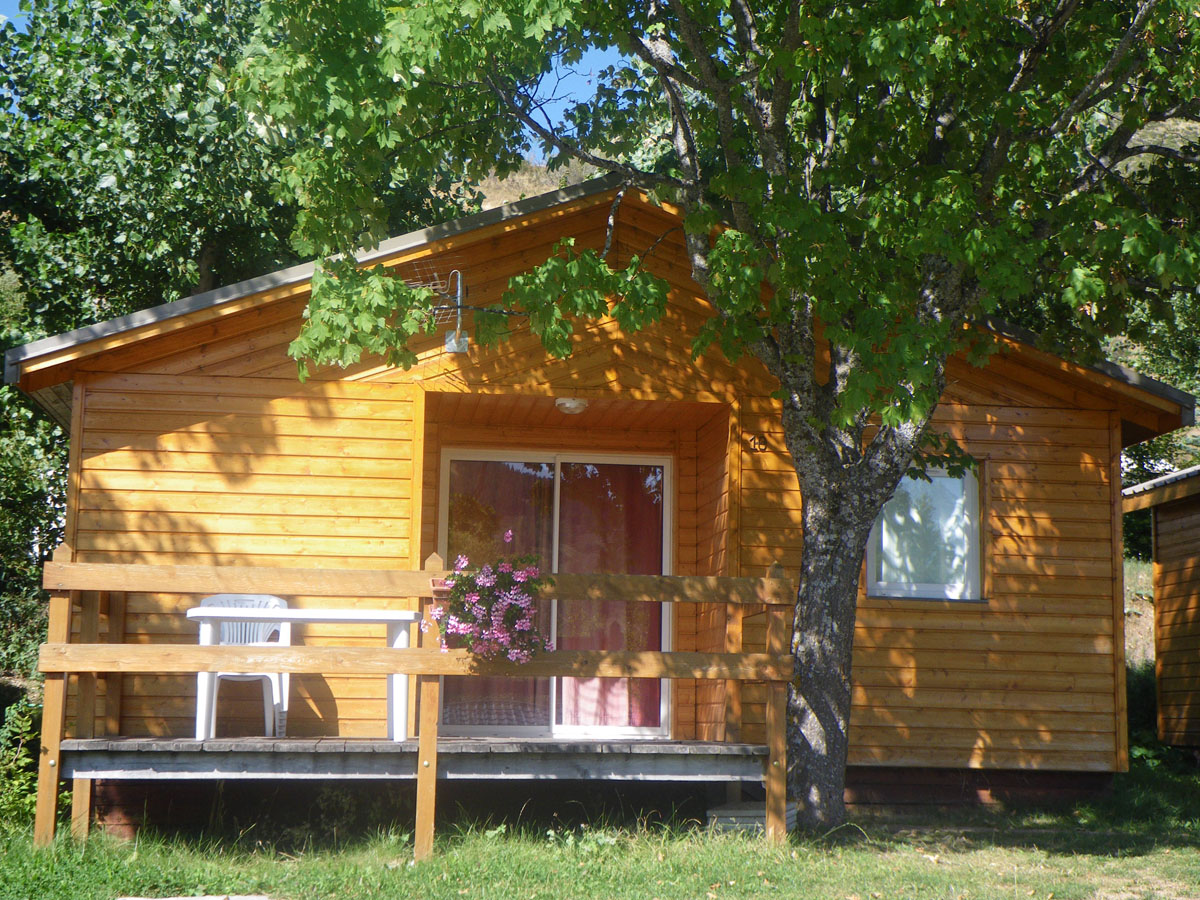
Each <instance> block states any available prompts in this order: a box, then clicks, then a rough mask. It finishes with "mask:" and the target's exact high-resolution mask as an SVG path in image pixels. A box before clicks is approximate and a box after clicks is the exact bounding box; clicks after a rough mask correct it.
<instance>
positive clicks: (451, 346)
mask: <svg viewBox="0 0 1200 900" xmlns="http://www.w3.org/2000/svg"><path fill="white" fill-rule="evenodd" d="M470 346H471V339H470V338H469V337H468V336H467V333H466V332H465V331H447V332H446V352H447V353H466V352H467V350H468V349H469V348H470Z"/></svg>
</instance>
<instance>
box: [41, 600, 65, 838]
mask: <svg viewBox="0 0 1200 900" xmlns="http://www.w3.org/2000/svg"><path fill="white" fill-rule="evenodd" d="M71 600H72V596H71V594H70V593H57V594H51V595H50V610H49V619H50V621H49V625H48V627H47V629H46V640H47V642H48V643H51V644H65V643H66V642H67V641H69V640H70V638H71ZM66 720H67V673H65V672H50V673H47V674H46V680H45V683H44V686H43V693H42V750H41V755H40V756H39V757H38V787H37V805H36V807H35V813H34V822H33V843H34V845H35V846H37V847H45V846H47V845H48V844H50V843H51V842H53V840H54V826H55V824H56V821H57V819H58V781H59V768H60V759H59V745H60V744H61V743H62V738H63V729H64V727H65V726H66Z"/></svg>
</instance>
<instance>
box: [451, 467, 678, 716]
mask: <svg viewBox="0 0 1200 900" xmlns="http://www.w3.org/2000/svg"><path fill="white" fill-rule="evenodd" d="M453 460H472V461H476V460H477V461H482V462H529V463H549V464H550V465H552V466H553V467H554V521H553V523H552V528H553V542H552V544H551V547H552V549H551V553H552V555H553V559H552V560H551V570H552V572H557V571H558V549H559V548H558V528H559V522H558V508H559V501H558V496H559V488H560V485H561V479H560V477H559V476H560V467H561V465H562V464H563V463H615V464H617V465H628V466H661V467H662V470H663V523H662V525H663V566H662V574H663V575H670V574H671V570H672V567H673V565H674V557H673V551H674V542H673V540H672V536H673V535H674V511H675V472H674V460H673V459H672V457H670V456H652V455H646V454H634V453H581V452H564V453H553V452H549V453H548V452H546V451H544V450H540V451H539V450H530V451H522V450H489V449H480V448H478V447H443V448H442V455H441V464H440V476H439V479H438V539H437V543H438V553H439V554H440V555H441V557H442V559H448V558H449V557H448V555H447V554H448V552H449V545H450V463H451V461H453ZM674 621H675V619H674V614H673V610H672V605H671V604H670V603H663V604H662V626H661V627H662V649H663V650H664V651H669V650H671V649H672V638H673V635H674V629H673V624H674ZM550 632H551V634H552V635H553V636H554V637H555V638H556V639H557V636H558V600H557V599H555V600H553V601H552V603H551V606H550ZM440 693H441V692H439V694H440ZM658 693H659V719H658V722H659V724H658V726H657V727H653V728H651V727H633V726H615V725H559V724H557V722H556V720H557V719H558V679H557V678H555V677H552V678H550V721H549V723H548V725H547V727H545V728H543V727H541V726H509V727H507V728H503V727H496V726H488V725H458V726H446V725H443V726H439V730H440V733H441V734H445V735H448V736H461V737H538V736H542V737H544V736H550V737H571V738H583V739H592V740H608V739H611V738H664V737H670V733H671V710H672V707H673V696H672V680H671V679H669V678H663V679H661V680H660V687H659V692H658ZM438 718H439V719H440V718H441V715H440V709H439V716H438Z"/></svg>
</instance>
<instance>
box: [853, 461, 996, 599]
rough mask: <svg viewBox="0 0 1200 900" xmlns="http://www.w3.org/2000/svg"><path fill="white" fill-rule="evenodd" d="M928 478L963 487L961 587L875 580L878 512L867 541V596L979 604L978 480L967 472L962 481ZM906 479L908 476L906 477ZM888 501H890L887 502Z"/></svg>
mask: <svg viewBox="0 0 1200 900" xmlns="http://www.w3.org/2000/svg"><path fill="white" fill-rule="evenodd" d="M926 474H928V475H929V477H930V478H931V479H936V478H944V479H949V480H952V481H959V482H961V483H962V487H963V499H964V501H965V502H964V504H963V506H964V519H965V525H964V531H965V533H966V534H967V540H968V546H967V570H966V577H965V582H964V583H962V584H958V583H952V584H936V583H935V584H925V583H920V582H907V581H880V580H878V579H877V578H876V577H875V572H876V571H878V565H877V564H878V561H879V560H878V553H879V551H878V549H877V547H878V543H879V540H880V534H879V520H880V517H881V516H882V515H883V511H882V510H880V514H879V516H876V518H875V524H874V525H872V526H871V537H870V540H869V541H868V542H867V596H869V597H895V598H909V599H914V600H957V601H962V602H979V601H981V600H982V599H983V588H982V578H981V574H980V573H981V571H982V554H983V531H982V523H981V519H980V509H981V506H982V504H981V503H980V496H979V479H978V477H977V476H976V474H975V472H973V471H971V470H969V469H968V470H967V471H965V472H964V473H963V475H962V477H961V478H958V477H954V476H951V475H949V474H947V473H946V472H944V471H942V470H940V469H938V470H932V471H929V472H927V473H926ZM906 477H907V476H906ZM889 502H890V501H889Z"/></svg>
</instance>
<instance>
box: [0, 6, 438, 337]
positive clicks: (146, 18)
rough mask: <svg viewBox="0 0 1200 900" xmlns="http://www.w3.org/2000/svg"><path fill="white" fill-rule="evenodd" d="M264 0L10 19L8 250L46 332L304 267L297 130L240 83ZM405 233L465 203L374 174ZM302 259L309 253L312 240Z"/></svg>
mask: <svg viewBox="0 0 1200 900" xmlns="http://www.w3.org/2000/svg"><path fill="white" fill-rule="evenodd" d="M257 11H258V3H257V2H256V0H207V2H201V0H170V2H157V0H81V2H66V0H48V2H44V3H37V4H36V5H33V6H32V7H31V8H30V9H29V14H28V17H27V20H26V22H25V23H24V28H23V30H18V29H17V28H15V27H14V26H13V25H12V24H11V23H9V24H6V25H4V26H3V28H2V29H0V73H2V75H0V160H2V161H3V162H2V164H0V204H2V206H0V208H2V209H3V210H4V214H5V216H6V217H7V219H8V225H9V227H8V229H7V235H6V237H5V238H4V239H3V246H0V252H3V253H4V255H6V256H7V257H8V258H9V259H10V260H11V262H12V264H13V266H14V268H15V269H16V271H17V272H18V274H19V275H20V276H21V280H22V283H23V287H24V290H25V291H26V295H27V297H26V303H27V310H28V314H29V321H28V325H29V334H30V335H31V336H38V335H40V334H45V333H55V332H58V331H63V330H67V329H69V328H74V327H78V326H79V325H81V324H85V323H87V322H90V321H96V320H99V319H104V318H108V317H110V316H116V315H122V314H124V313H127V312H130V311H133V310H136V309H142V308H145V307H148V306H153V305H156V304H159V303H164V302H168V301H170V300H174V299H177V298H179V297H181V296H184V295H186V294H189V293H196V292H199V291H204V290H207V289H209V288H212V287H217V286H220V285H223V284H231V283H233V282H236V281H239V280H241V279H244V278H248V277H251V276H253V275H258V274H261V273H262V272H265V271H270V270H271V269H273V268H277V267H278V266H280V265H282V264H286V263H288V262H291V261H294V260H297V259H299V258H300V257H299V256H298V255H297V251H296V250H295V249H293V248H292V246H291V244H290V240H291V235H292V232H293V230H294V227H295V224H296V206H295V204H294V203H293V202H290V198H281V197H279V196H277V193H278V192H277V188H276V185H277V182H278V180H279V178H280V176H281V171H282V170H281V168H280V163H281V161H282V160H283V159H284V158H285V156H286V154H287V153H288V152H289V150H290V149H291V147H290V144H289V143H288V142H287V141H286V140H278V139H274V138H275V137H276V136H275V135H272V136H271V137H272V140H266V139H264V135H263V133H262V129H261V128H260V127H257V126H256V125H255V123H254V122H252V121H251V120H250V119H249V117H248V116H247V114H246V111H245V110H244V109H243V108H242V107H241V106H240V105H239V104H238V103H237V102H236V100H235V98H234V97H233V95H232V93H231V92H230V91H229V90H228V85H229V81H230V79H231V77H232V74H233V72H234V69H235V67H236V65H237V63H238V61H239V60H240V59H241V56H242V51H243V48H244V46H245V44H246V41H247V40H248V38H249V35H250V33H251V31H252V25H253V21H254V16H255V14H256V12H257ZM370 189H371V191H372V196H373V197H374V198H376V205H375V207H374V210H375V212H376V213H377V215H378V216H379V217H380V219H381V220H382V221H383V222H384V223H386V225H387V227H390V228H396V229H405V228H411V227H415V226H416V225H417V224H420V223H424V222H425V221H426V220H427V219H429V218H431V217H438V216H449V215H454V214H455V213H456V211H457V210H458V208H459V207H458V206H456V205H454V204H453V203H448V202H446V199H447V198H446V196H445V195H438V194H437V193H436V191H435V190H434V189H433V185H431V183H430V182H429V180H428V179H426V180H423V181H422V182H420V183H418V184H416V185H415V187H412V188H410V187H409V186H408V185H401V184H391V183H386V182H385V183H372V184H371V185H370ZM299 252H300V253H303V252H306V248H300V251H299Z"/></svg>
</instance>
